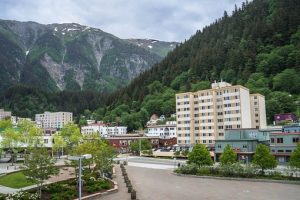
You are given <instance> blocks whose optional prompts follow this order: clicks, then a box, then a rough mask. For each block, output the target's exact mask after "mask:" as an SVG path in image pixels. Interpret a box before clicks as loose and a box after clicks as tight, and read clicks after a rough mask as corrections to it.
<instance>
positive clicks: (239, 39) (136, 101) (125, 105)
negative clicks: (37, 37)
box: [2, 0, 300, 130]
mask: <svg viewBox="0 0 300 200" xmlns="http://www.w3.org/2000/svg"><path fill="white" fill-rule="evenodd" d="M299 25H300V1H298V0H254V1H253V2H250V3H248V2H245V3H243V4H242V6H241V7H240V8H238V7H237V6H236V7H235V9H234V11H233V12H232V13H231V14H228V13H227V12H226V11H225V12H224V15H223V17H222V18H220V19H218V20H216V21H215V22H213V23H212V24H210V25H209V26H207V27H204V28H203V29H202V30H198V31H197V32H196V34H195V35H193V36H192V37H191V38H190V39H189V40H187V41H185V42H184V43H183V44H180V45H178V46H177V48H175V49H174V50H173V51H172V52H170V53H169V54H168V55H167V57H166V58H165V59H164V60H163V61H162V62H161V63H159V64H156V65H154V66H153V67H152V68H151V69H149V70H147V71H145V72H143V73H142V74H141V75H140V76H138V77H137V78H135V79H134V80H133V81H132V82H131V83H130V84H129V85H127V86H126V87H124V88H122V89H120V90H118V91H117V92H114V93H112V94H110V95H109V96H107V95H104V94H102V95H99V94H98V95H99V98H101V100H99V99H98V101H97V100H95V102H94V103H93V104H92V103H90V102H89V100H88V99H89V98H87V97H84V96H82V98H83V99H86V100H87V104H86V105H84V104H81V103H78V104H77V103H74V102H75V101H73V100H70V99H72V97H68V95H74V94H73V93H62V94H64V95H65V96H64V97H62V96H61V94H56V95H58V97H57V98H54V97H53V95H49V94H47V95H46V94H44V95H43V96H45V98H46V99H47V101H46V102H48V103H46V107H47V106H48V107H50V108H51V105H54V106H53V109H58V108H59V109H62V108H67V107H64V106H61V105H66V104H68V103H63V102H64V101H66V102H71V103H72V104H70V106H78V108H77V107H70V108H69V109H70V110H76V112H75V114H76V115H77V116H80V115H82V116H81V118H82V117H83V115H84V116H85V118H90V117H91V118H95V119H97V120H104V121H107V122H111V121H116V122H118V123H120V124H125V125H127V126H128V128H129V130H134V129H139V128H141V127H142V126H143V125H144V124H145V122H146V121H147V120H148V118H149V117H150V115H151V114H152V113H157V114H159V115H160V114H165V115H167V116H168V115H170V114H172V113H174V112H175V93H178V92H185V91H196V90H200V89H206V88H209V87H210V83H211V82H213V81H214V80H221V79H223V80H225V81H227V82H230V83H232V84H240V85H244V86H246V87H248V88H249V89H250V92H252V93H253V92H259V93H261V94H263V95H265V97H266V103H267V118H268V122H269V123H271V122H272V118H273V115H274V114H275V113H284V112H294V113H295V114H298V117H299V109H298V108H299V106H300V96H299V94H300V27H299ZM77 94H78V95H79V93H77ZM56 95H54V96H56ZM80 95H85V94H80ZM8 96H9V95H6V103H9V104H6V103H5V104H3V101H2V105H5V106H6V107H7V108H10V109H12V110H13V111H15V112H16V110H15V108H14V107H16V106H17V105H16V104H14V103H13V101H12V99H11V98H9V97H8ZM14 96H16V95H14ZM94 97H95V98H96V97H98V96H97V95H96V94H95V96H94ZM21 98H27V97H26V95H25V96H22V95H21ZM73 98H74V97H73ZM49 99H50V100H49ZM53 99H60V101H62V102H60V103H58V101H55V100H53ZM68 100H69V101H68ZM102 100H103V101H104V100H105V104H104V102H103V101H102ZM31 101H33V100H32V99H31ZM17 102H19V103H22V104H24V105H25V107H26V108H28V107H27V106H26V103H25V102H26V101H25V100H24V101H17ZM52 102H55V103H52ZM83 102H85V100H84V101H83ZM83 106H86V107H85V108H83ZM96 108H97V109H96ZM19 109H20V108H19ZM86 109H88V110H86ZM84 110H85V112H84ZM21 111H22V110H19V112H21ZM297 111H298V112H297ZM16 113H18V112H16Z"/></svg>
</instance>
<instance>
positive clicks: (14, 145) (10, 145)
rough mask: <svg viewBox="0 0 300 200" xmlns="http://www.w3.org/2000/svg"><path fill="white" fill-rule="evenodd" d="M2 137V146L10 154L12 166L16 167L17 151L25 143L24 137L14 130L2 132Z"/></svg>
mask: <svg viewBox="0 0 300 200" xmlns="http://www.w3.org/2000/svg"><path fill="white" fill-rule="evenodd" d="M1 137H2V140H1V146H2V148H4V149H7V150H8V151H9V152H10V156H11V165H14V157H15V154H16V153H17V149H18V147H19V146H20V145H21V143H22V142H23V141H24V140H23V135H22V134H20V133H19V132H18V131H16V130H15V129H14V128H6V129H5V130H4V131H3V132H1Z"/></svg>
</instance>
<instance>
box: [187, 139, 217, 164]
mask: <svg viewBox="0 0 300 200" xmlns="http://www.w3.org/2000/svg"><path fill="white" fill-rule="evenodd" d="M188 163H189V164H191V163H194V164H196V165H198V166H199V167H201V166H206V165H208V166H210V165H212V164H213V160H212V159H211V157H210V153H209V151H208V150H207V148H206V146H205V145H203V144H196V145H195V146H194V147H193V150H192V151H191V152H190V153H189V154H188Z"/></svg>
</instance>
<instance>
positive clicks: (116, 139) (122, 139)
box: [105, 134, 159, 153]
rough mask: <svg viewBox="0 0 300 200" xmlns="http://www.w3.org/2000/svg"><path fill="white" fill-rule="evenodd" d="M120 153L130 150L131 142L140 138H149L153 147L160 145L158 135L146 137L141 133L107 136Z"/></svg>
mask: <svg viewBox="0 0 300 200" xmlns="http://www.w3.org/2000/svg"><path fill="white" fill-rule="evenodd" d="M105 139H106V140H107V141H108V142H109V143H110V144H111V145H112V146H113V147H114V148H116V149H117V150H118V152H119V153H127V152H130V151H131V149H130V144H131V143H132V142H136V141H139V140H143V139H147V140H149V142H150V143H151V145H152V148H156V147H158V146H159V138H158V137H145V136H143V135H140V134H126V135H114V136H109V137H106V138H105Z"/></svg>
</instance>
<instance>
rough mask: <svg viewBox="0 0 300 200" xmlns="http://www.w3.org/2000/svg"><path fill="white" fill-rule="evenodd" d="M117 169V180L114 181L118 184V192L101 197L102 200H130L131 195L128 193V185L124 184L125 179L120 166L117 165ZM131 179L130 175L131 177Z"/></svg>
mask: <svg viewBox="0 0 300 200" xmlns="http://www.w3.org/2000/svg"><path fill="white" fill-rule="evenodd" d="M115 167H116V178H114V179H113V180H114V181H117V183H118V192H116V193H113V194H109V195H107V196H103V197H100V198H99V199H100V200H120V199H122V200H130V197H131V196H130V193H128V192H127V187H126V184H125V183H124V178H123V176H122V172H121V168H120V165H115ZM129 178H130V175H129Z"/></svg>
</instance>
